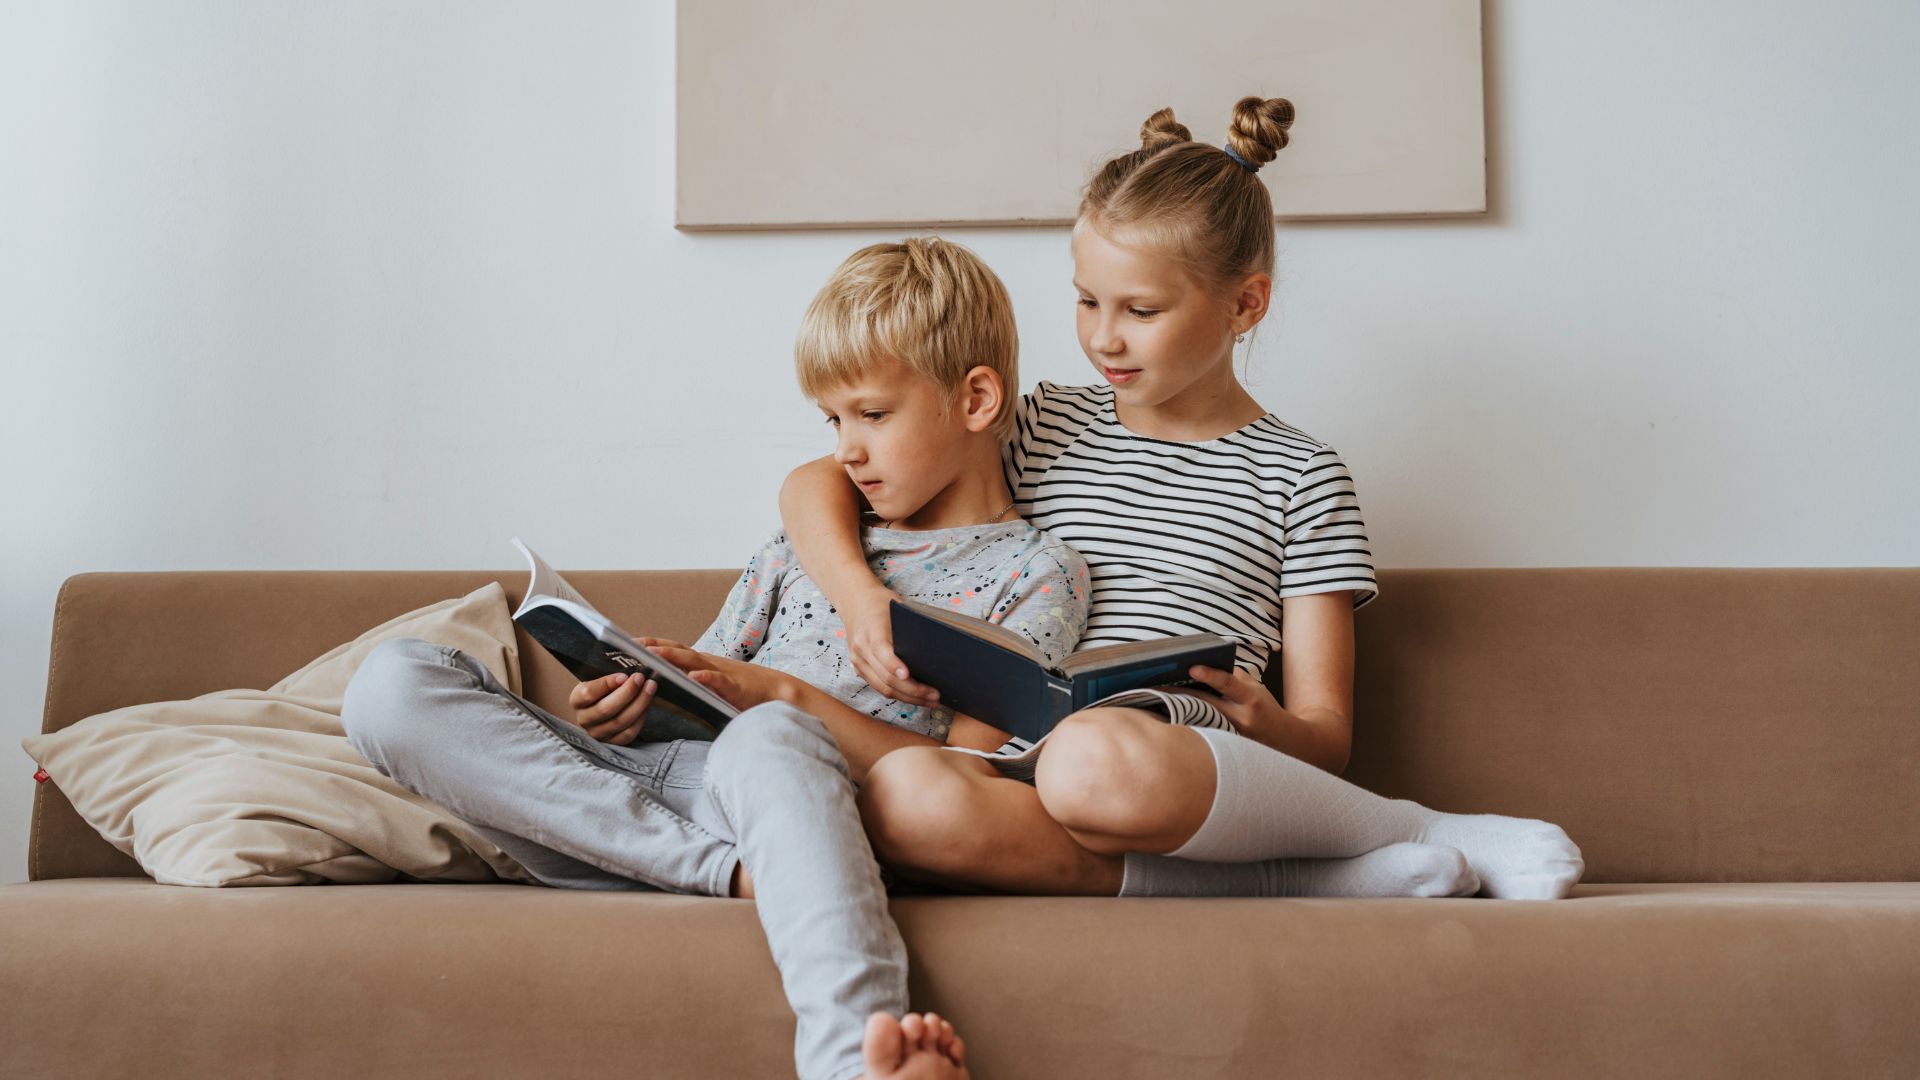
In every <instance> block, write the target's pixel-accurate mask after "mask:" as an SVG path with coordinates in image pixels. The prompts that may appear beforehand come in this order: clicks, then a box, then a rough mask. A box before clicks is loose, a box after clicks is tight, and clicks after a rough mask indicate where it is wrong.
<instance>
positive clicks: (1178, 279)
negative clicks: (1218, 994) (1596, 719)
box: [781, 97, 1584, 899]
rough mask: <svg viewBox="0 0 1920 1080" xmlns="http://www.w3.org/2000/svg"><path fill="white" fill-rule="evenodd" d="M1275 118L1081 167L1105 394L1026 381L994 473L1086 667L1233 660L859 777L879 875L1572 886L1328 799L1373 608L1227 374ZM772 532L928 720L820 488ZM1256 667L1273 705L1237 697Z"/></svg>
mask: <svg viewBox="0 0 1920 1080" xmlns="http://www.w3.org/2000/svg"><path fill="white" fill-rule="evenodd" d="M1292 122H1293V106H1292V105H1291V103H1289V102H1287V101H1286V100H1284V99H1278V98H1276V99H1267V100H1263V99H1261V98H1257V97H1249V98H1244V99H1242V100H1241V101H1240V102H1239V103H1238V104H1237V105H1235V106H1234V110H1233V121H1232V125H1231V131H1230V133H1229V135H1228V137H1227V143H1226V145H1225V146H1224V147H1215V146H1211V145H1206V144H1201V143H1196V142H1193V141H1192V140H1191V138H1190V137H1189V133H1188V131H1187V129H1186V128H1185V127H1184V126H1182V125H1180V124H1179V123H1176V122H1175V120H1174V118H1173V113H1172V110H1170V109H1162V110H1161V111H1159V112H1157V113H1155V114H1154V115H1153V116H1152V117H1150V118H1149V119H1148V120H1147V122H1146V124H1145V125H1143V127H1142V129H1141V147H1140V149H1138V150H1136V151H1133V152H1131V153H1127V154H1122V155H1121V156H1119V157H1116V158H1114V159H1113V160H1111V161H1109V162H1107V163H1106V165H1105V166H1103V167H1102V168H1101V169H1100V170H1099V172H1098V173H1097V174H1096V175H1095V176H1094V177H1093V179H1092V181H1091V182H1090V183H1089V184H1088V186H1087V189H1086V193H1085V196H1084V198H1083V200H1082V202H1081V206H1080V212H1079V216H1078V219H1077V221H1076V222H1075V225H1074V228H1073V234H1072V247H1073V257H1074V287H1075V289H1076V290H1078V293H1079V312H1078V333H1079V339H1080V346H1081V349H1082V350H1083V351H1084V352H1085V353H1086V356H1087V359H1088V360H1089V361H1091V362H1092V363H1093V366H1094V369H1095V370H1096V371H1097V372H1098V373H1099V375H1100V376H1101V378H1102V379H1103V381H1104V385H1095V386H1087V387H1059V386H1055V385H1052V384H1049V383H1041V384H1040V385H1039V388H1038V389H1036V390H1035V391H1034V392H1033V393H1032V394H1030V395H1028V396H1027V397H1026V398H1025V399H1024V400H1023V401H1022V402H1021V403H1020V408H1019V414H1018V417H1019V422H1018V427H1017V431H1016V433H1015V437H1014V439H1013V440H1012V442H1011V444H1010V445H1009V447H1008V449H1007V453H1006V456H1005V465H1006V469H1007V473H1008V480H1009V484H1010V485H1011V486H1012V488H1013V494H1014V496H1015V499H1016V503H1017V506H1018V509H1019V511H1020V512H1021V514H1022V515H1023V516H1024V517H1026V518H1027V519H1028V520H1030V521H1031V522H1032V523H1033V524H1035V525H1037V526H1039V527H1041V528H1043V529H1046V530H1049V531H1050V532H1052V533H1054V534H1055V535H1057V536H1059V537H1060V538H1062V539H1064V540H1066V541H1067V542H1068V543H1069V544H1071V545H1073V546H1074V547H1075V548H1076V549H1078V550H1079V551H1080V552H1081V554H1083V555H1084V556H1085V557H1086V558H1087V560H1088V562H1089V563H1090V565H1091V567H1092V583H1093V595H1092V609H1091V614H1090V617H1089V620H1088V625H1087V633H1086V636H1085V637H1084V638H1083V639H1082V647H1086V646H1092V645H1100V644H1107V643H1111V642H1117V641H1130V640H1139V639H1142V638H1147V637H1155V636H1161V635H1167V634H1176V633H1192V632H1198V631H1205V632H1212V633H1216V634H1220V635H1222V636H1225V637H1228V638H1230V639H1232V640H1233V641H1234V642H1235V643H1236V644H1237V645H1238V647H1239V656H1238V658H1237V661H1236V664H1235V668H1236V669H1235V670H1234V671H1232V672H1225V671H1217V670H1212V669H1208V668H1194V669H1192V671H1191V672H1190V674H1191V676H1192V678H1193V679H1194V680H1196V681H1197V682H1199V683H1201V684H1203V685H1204V686H1205V687H1206V688H1207V689H1206V690H1204V691H1180V690H1174V691H1168V690H1158V691H1136V692H1134V693H1132V694H1129V695H1122V696H1121V697H1119V698H1116V699H1109V700H1108V701H1105V702H1103V703H1101V705H1100V706H1099V707H1095V708H1091V709H1087V710H1084V711H1082V712H1080V713H1077V714H1075V715H1073V716H1070V717H1068V718H1067V719H1066V720H1065V721H1063V722H1062V723H1061V724H1060V726H1059V727H1058V728H1056V729H1055V730H1054V731H1053V732H1052V734H1050V735H1049V736H1048V737H1047V738H1046V739H1045V740H1044V741H1043V742H1042V743H1041V744H1039V745H1038V746H1034V747H1028V746H1024V745H1021V744H1018V743H1009V744H1008V745H1007V746H1004V747H1002V748H1001V750H1000V751H999V752H997V753H996V754H994V755H989V756H969V755H967V754H963V753H954V752H951V751H950V749H943V748H937V747H925V748H910V749H906V750H900V751H896V752H894V753H893V754H890V755H888V756H887V757H885V758H883V759H881V761H880V762H879V763H878V764H876V766H875V767H874V769H873V771H872V772H871V773H870V774H869V776H868V778H867V782H866V784H865V785H864V786H863V788H862V790H861V793H860V800H861V809H862V812H863V814H864V815H865V816H866V820H867V824H868V828H869V830H870V832H871V835H872V838H873V841H874V847H875V849H876V851H877V852H878V853H879V854H880V856H881V857H882V858H883V859H887V860H889V861H891V862H893V863H895V864H896V865H898V866H899V867H900V868H901V869H902V870H903V871H906V872H908V873H910V874H913V875H915V876H920V877H924V878H928V879H931V880H934V881H938V882H941V883H944V884H947V885H949V886H953V887H960V888H979V889H991V890H995V891H1006V892H1027V893H1063V894H1091V895H1109V896H1111V895H1116V894H1118V895H1122V896H1194V895H1317V896H1355V895H1359V896H1388V895H1403V896H1447V895H1476V894H1483V895H1487V896H1493V897H1513V898H1542V899H1546V898H1559V897H1562V896H1565V895H1566V894H1567V891H1568V890H1569V889H1570V888H1571V887H1572V886H1573V884H1574V883H1575V882H1577V881H1578V880H1579V877H1580V873H1581V870H1582V869H1583V867H1584V864H1583V863H1582V861H1581V858H1580V853H1579V849H1578V848H1577V847H1575V846H1574V844H1573V842H1572V841H1571V840H1570V839H1568V837H1567V835H1566V833H1565V832H1563V831H1562V830H1561V829H1559V828H1558V827H1557V826H1554V825H1551V824H1548V823H1546V822H1543V821H1534V820H1523V819H1517V818H1510V817H1501V816H1495V815H1472V816H1469V815H1458V814H1445V813H1440V812H1437V811H1434V810H1430V809H1427V808H1426V807H1423V806H1420V805H1418V804H1416V803H1413V802H1409V801H1406V800H1396V799H1386V798H1382V797H1380V796H1377V795H1374V794H1372V793H1370V792H1367V791H1365V790H1362V789H1360V788H1358V787H1355V786H1354V785H1352V784H1349V783H1347V782H1345V781H1343V780H1341V779H1339V778H1338V777H1337V776H1336V775H1335V774H1336V773H1338V772H1339V771H1340V770H1342V769H1344V768H1345V766H1346V762H1347V757H1348V752H1349V748H1350V746H1351V741H1352V697H1353V612H1354V610H1355V609H1357V608H1358V607H1360V606H1361V605H1363V604H1365V603H1367V602H1368V601H1370V600H1372V599H1373V598H1374V596H1375V595H1377V586H1376V583H1375V579H1374V573H1373V566H1372V559H1371V553H1370V552H1369V551H1368V549H1367V541H1366V535H1365V531H1364V526H1363V524H1362V521H1361V515H1360V510H1359V505H1358V501H1357V499H1356V497H1355V492H1354V486H1353V481H1352V479H1351V477H1350V475H1349V473H1348V471H1347V468H1346V466H1345V464H1344V463H1343V462H1342V461H1341V459H1340V457H1339V455H1338V454H1337V453H1335V452H1334V450H1333V448H1332V447H1329V446H1327V445H1326V444H1324V443H1322V442H1320V441H1319V440H1316V439H1314V438H1312V437H1311V436H1309V435H1307V434H1306V433H1305V432H1302V431H1301V430H1299V429H1298V428H1295V427H1293V426H1291V425H1289V424H1287V423H1285V422H1284V421H1282V420H1280V419H1279V418H1278V417H1276V416H1274V415H1273V414H1271V413H1269V412H1267V411H1266V410H1265V409H1264V408H1262V407H1261V406H1260V405H1259V403H1258V402H1256V401H1255V400H1254V399H1253V397H1252V395H1250V394H1248V393H1247V391H1246V389H1245V388H1244V387H1243V386H1241V384H1240V382H1239V380H1238V379H1237V378H1236V377H1235V375H1234V371H1233V363H1232V361H1233V346H1234V343H1235V342H1236V341H1240V340H1243V339H1244V337H1245V335H1246V334H1247V332H1249V331H1251V330H1252V329H1253V328H1254V327H1255V326H1257V325H1258V324H1259V322H1260V320H1261V319H1262V318H1263V317H1265V315H1266V313H1267V310H1268V304H1269V300H1270V295H1271V289H1272V281H1273V278H1272V274H1273V263H1274V229H1273V207H1272V204H1271V201H1270V199H1269V196H1268V194H1267V189H1266V186H1265V185H1264V184H1263V183H1262V182H1261V181H1260V179H1259V177H1258V176H1257V175H1256V174H1257V172H1258V170H1259V168H1260V166H1261V165H1263V164H1265V163H1266V162H1268V161H1271V160H1273V158H1274V155H1275V154H1276V153H1277V152H1278V151H1279V150H1280V149H1282V148H1283V147H1285V146H1286V145H1287V129H1288V127H1289V126H1290V125H1291V124H1292ZM781 509H782V515H783V517H784V519H785V524H786V525H787V527H788V532H789V536H790V538H791V540H792V543H793V546H794V548H795V550H796V552H797V553H798V555H799V557H800V560H801V562H802V563H803V564H804V565H805V567H806V568H807V571H808V572H809V574H811V576H812V577H813V578H814V580H815V581H816V582H817V583H818V584H820V585H821V586H822V587H823V589H824V590H825V592H826V593H827V595H828V596H829V597H830V598H831V600H832V601H833V603H834V604H835V605H836V606H837V607H838V609H839V611H840V613H841V614H842V615H843V617H844V618H845V621H846V624H847V630H848V641H849V644H850V648H851V652H852V655H853V658H854V662H855V665H856V667H857V669H858V670H859V673H860V674H861V676H862V677H864V678H865V679H866V680H867V681H868V682H869V683H871V684H872V685H873V686H875V687H877V688H879V689H881V690H882V691H883V692H886V693H888V694H889V696H892V697H895V698H897V699H899V700H902V701H907V702H912V703H916V704H927V703H930V702H932V701H933V700H934V699H935V697H936V696H937V695H935V694H934V693H933V692H932V691H931V690H930V689H929V688H926V687H923V686H920V685H919V684H917V683H914V682H912V681H911V679H910V678H909V677H908V673H907V671H906V669H905V668H904V667H903V666H902V665H901V664H900V662H899V660H898V659H897V658H896V657H895V656H894V655H893V652H892V649H891V645H890V631H889V624H888V616H887V601H888V600H889V599H890V598H891V594H890V593H889V592H888V591H887V590H886V589H885V588H884V587H883V586H881V585H880V584H879V583H878V581H876V580H875V578H874V577H873V576H872V574H871V573H870V572H869V570H868V568H867V563H866V561H865V559H864V558H863V557H862V553H861V548H860V541H859V531H858V524H857V519H858V512H859V497H858V494H857V493H856V492H855V490H854V489H853V488H852V487H851V486H850V485H849V483H848V482H847V480H846V477H845V475H844V471H843V470H841V469H840V468H838V467H837V466H835V465H834V464H833V462H832V461H831V460H830V459H823V460H822V461H817V462H813V463H811V464H809V465H806V466H802V467H801V468H800V469H798V470H796V471H795V473H794V474H793V475H792V476H791V477H790V478H789V480H788V482H787V485H786V487H785V489H783V491H782V493H781ZM1282 626H1284V627H1285V628H1286V631H1287V633H1286V640H1285V644H1284V647H1283V645H1282V639H1281V628H1282ZM1276 653H1277V654H1278V659H1279V661H1280V664H1281V671H1282V675H1283V680H1282V683H1283V686H1284V688H1285V694H1286V699H1287V700H1286V702H1285V703H1284V704H1282V703H1281V702H1279V701H1277V700H1276V699H1275V698H1274V696H1273V695H1272V693H1271V692H1269V691H1268V690H1267V689H1266V687H1265V686H1264V684H1263V683H1262V681H1261V678H1262V675H1263V673H1264V672H1265V670H1266V667H1267V664H1268V663H1269V662H1270V661H1271V660H1273V659H1274V658H1275V655H1276ZM1169 720H1172V721H1174V722H1173V723H1168V722H1167V721H1169Z"/></svg>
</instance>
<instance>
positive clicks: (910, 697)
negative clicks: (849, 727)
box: [780, 457, 940, 705]
mask: <svg viewBox="0 0 1920 1080" xmlns="http://www.w3.org/2000/svg"><path fill="white" fill-rule="evenodd" d="M860 508H861V499H860V489H859V488H856V487H854V486H853V482H852V481H851V480H849V479H847V473H846V470H845V469H842V468H841V467H840V466H839V464H838V463H836V462H835V461H834V460H833V459H832V458H831V457H823V458H817V459H815V460H813V461H809V462H807V463H806V464H805V465H802V466H800V467H799V468H797V469H795V470H793V471H792V472H791V473H788V474H787V480H786V483H784V484H782V485H781V486H780V520H781V523H782V524H783V525H784V526H785V527H786V530H787V541H788V543H790V544H792V545H793V550H794V554H795V555H796V556H797V557H798V558H799V560H800V565H801V566H803V567H805V568H806V571H807V576H808V577H811V578H812V579H813V581H814V583H815V584H816V585H818V586H820V591H821V592H823V593H825V594H826V596H827V600H828V601H829V602H830V603H832V604H833V606H834V609H835V611H837V612H838V613H839V615H840V619H841V621H842V622H843V623H845V624H846V628H847V653H848V655H850V656H851V657H852V658H853V669H854V671H856V672H858V673H859V675H860V678H861V679H863V680H865V681H866V683H867V685H868V686H871V687H873V688H874V689H875V690H878V691H880V692H881V693H883V694H885V695H887V696H888V697H890V698H892V699H894V700H895V701H900V702H904V703H906V704H909V705H933V704H936V703H937V702H938V701H939V700H940V695H939V693H938V692H937V691H935V690H934V689H933V688H932V687H930V686H923V685H921V684H920V683H917V682H914V681H913V680H912V679H911V678H909V677H908V676H907V674H906V671H907V666H906V665H905V664H903V663H901V662H900V658H899V657H898V656H895V655H894V654H893V624H892V616H891V615H890V614H889V612H888V610H887V604H888V602H889V601H891V600H892V599H893V597H894V594H893V591H892V590H891V589H888V588H887V587H886V586H885V585H882V584H880V581H879V579H877V578H875V577H874V576H873V570H872V569H871V568H870V567H868V566H867V553H866V550H865V549H864V548H863V547H862V546H861V544H860Z"/></svg>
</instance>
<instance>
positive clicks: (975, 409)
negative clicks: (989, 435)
mask: <svg viewBox="0 0 1920 1080" xmlns="http://www.w3.org/2000/svg"><path fill="white" fill-rule="evenodd" d="M1006 401H1007V393H1006V387H1005V386H1003V385H1002V384H1001V382H1000V373H999V372H997V371H995V370H993V369H992V368H990V367H987V366H986V365H985V364H980V365H977V366H975V367H974V368H973V369H971V370H970V371H968V372H967V375H966V378H965V379H964V380H962V381H961V383H960V417H961V420H962V421H963V422H964V423H965V424H966V427H967V430H968V431H988V430H991V429H992V428H993V422H994V421H995V420H998V419H999V418H1000V410H1001V409H1002V408H1003V407H1005V405H1006Z"/></svg>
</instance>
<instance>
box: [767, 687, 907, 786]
mask: <svg viewBox="0 0 1920 1080" xmlns="http://www.w3.org/2000/svg"><path fill="white" fill-rule="evenodd" d="M780 696H781V700H783V701H786V702H787V703H789V704H791V705H793V706H794V707H795V708H797V709H799V710H800V711H801V712H804V713H806V714H807V715H809V716H812V717H813V718H815V719H817V720H819V721H820V722H821V723H822V724H825V725H826V726H827V731H828V733H829V734H831V735H832V736H833V741H834V742H835V743H837V744H839V746H840V754H841V756H843V757H845V758H846V759H847V772H848V774H849V775H851V776H852V777H853V782H854V783H856V784H858V783H861V782H862V781H864V780H865V779H866V778H867V770H868V769H871V768H873V763H874V762H876V761H879V760H880V759H881V758H883V757H885V756H886V755H887V754H890V753H892V752H893V751H895V750H898V749H900V748H901V747H903V746H939V745H940V740H939V739H936V738H933V737H932V736H930V735H922V734H920V733H919V732H917V731H908V730H907V729H905V728H899V727H894V726H893V725H892V724H889V723H887V722H886V721H885V720H876V719H874V718H873V717H871V716H868V715H867V714H866V713H863V712H861V711H860V710H858V709H856V708H854V707H853V706H851V705H848V704H847V703H846V702H844V701H841V700H840V699H839V698H837V697H834V696H833V695H832V694H829V693H827V692H826V691H825V690H822V689H820V688H819V687H817V686H814V685H813V684H812V683H809V682H806V681H804V680H802V679H791V678H790V679H789V680H787V685H786V687H785V689H784V690H783V692H782V693H781V695H780Z"/></svg>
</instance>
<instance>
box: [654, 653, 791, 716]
mask: <svg viewBox="0 0 1920 1080" xmlns="http://www.w3.org/2000/svg"><path fill="white" fill-rule="evenodd" d="M640 643H641V644H642V645H645V646H647V651H648V652H650V653H652V654H654V655H655V656H658V657H660V658H661V659H662V660H665V661H666V662H667V663H669V664H672V665H673V666H674V667H677V668H679V669H680V670H681V671H684V672H686V673H687V674H688V675H689V676H690V677H692V679H693V681H694V682H697V683H699V684H700V685H701V686H704V687H706V688H707V689H709V690H711V691H713V692H714V693H716V694H718V695H720V698H721V699H722V700H723V701H725V702H726V703H727V704H729V705H731V706H733V707H734V708H736V709H739V710H741V711H743V712H744V711H745V710H747V709H751V708H753V707H754V706H755V705H763V704H765V703H767V702H769V701H787V700H791V696H790V692H791V691H792V689H793V687H794V686H796V685H798V684H799V682H800V680H798V679H796V678H794V677H793V676H791V675H789V674H787V673H786V672H784V671H776V670H774V669H773V668H770V667H765V666H762V665H760V664H749V663H747V662H746V661H744V660H731V659H728V658H727V657H724V656H714V655H713V654H711V653H703V652H695V651H694V650H692V649H689V648H687V647H686V646H684V645H676V644H674V643H673V642H670V641H666V640H664V639H661V638H642V639H640Z"/></svg>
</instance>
